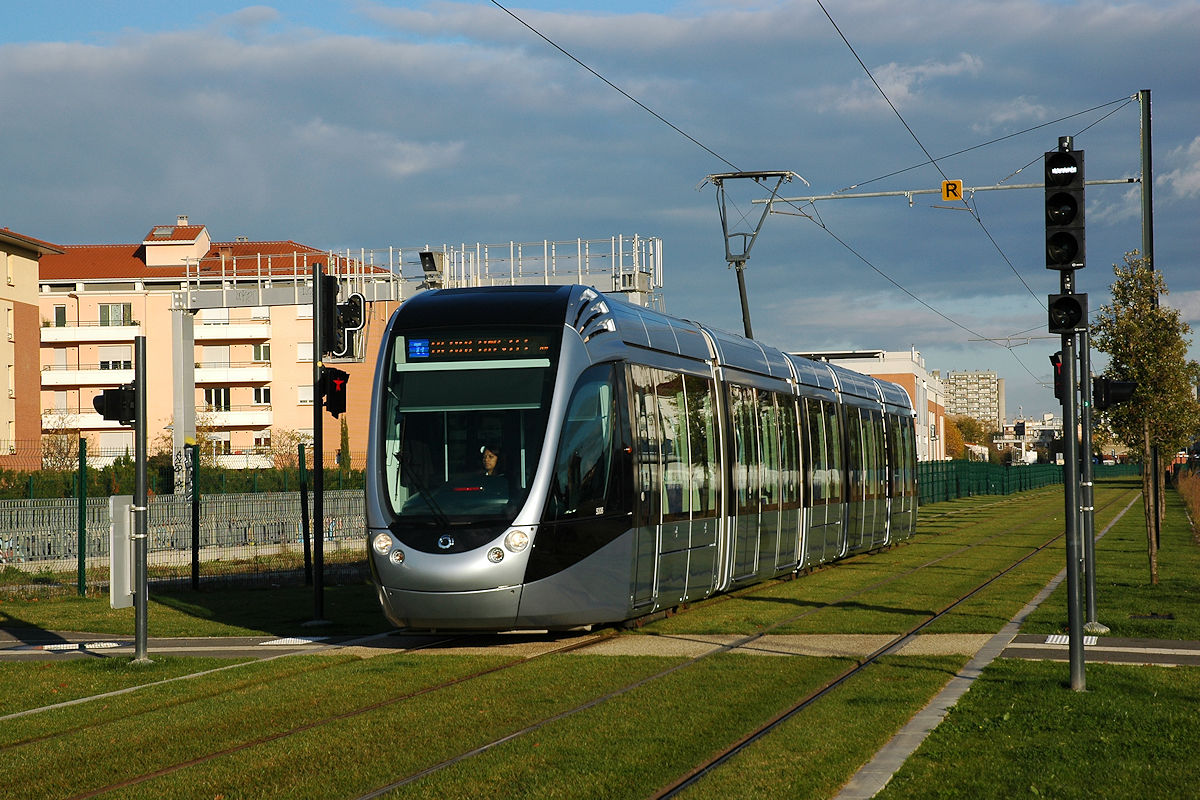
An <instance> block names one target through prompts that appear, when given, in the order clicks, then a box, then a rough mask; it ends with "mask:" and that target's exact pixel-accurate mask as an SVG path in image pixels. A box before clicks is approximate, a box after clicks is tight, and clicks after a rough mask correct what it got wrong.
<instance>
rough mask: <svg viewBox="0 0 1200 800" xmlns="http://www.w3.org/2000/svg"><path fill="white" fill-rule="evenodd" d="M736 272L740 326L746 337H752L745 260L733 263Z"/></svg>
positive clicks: (752, 330)
mask: <svg viewBox="0 0 1200 800" xmlns="http://www.w3.org/2000/svg"><path fill="white" fill-rule="evenodd" d="M733 269H734V271H735V272H737V281H738V297H740V298H741V299H742V327H744V328H745V329H746V338H747V339H753V338H754V329H753V328H751V327H750V301H749V300H748V299H747V298H746V274H745V273H746V262H745V261H738V262H735V263H734V265H733Z"/></svg>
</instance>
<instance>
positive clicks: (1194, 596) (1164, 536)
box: [1021, 491, 1200, 640]
mask: <svg viewBox="0 0 1200 800" xmlns="http://www.w3.org/2000/svg"><path fill="white" fill-rule="evenodd" d="M1166 510H1167V514H1166V520H1165V521H1164V523H1163V525H1162V533H1161V541H1162V546H1161V548H1160V549H1159V553H1158V572H1159V582H1158V584H1157V585H1155V584H1152V583H1151V582H1150V562H1149V559H1148V557H1147V555H1146V524H1145V519H1144V517H1143V515H1142V506H1141V502H1140V501H1139V502H1137V503H1135V504H1134V506H1133V508H1131V509H1130V510H1129V512H1128V513H1127V514H1126V515H1125V516H1124V517H1123V518H1122V519H1121V521H1120V522H1119V523H1117V524H1116V525H1115V526H1114V527H1113V528H1112V530H1110V531H1109V532H1108V533H1107V534H1106V535H1105V536H1104V538H1103V539H1101V540H1100V541H1099V542H1097V544H1096V611H1097V614H1096V616H1097V617H1098V618H1099V621H1100V622H1102V623H1104V624H1105V625H1107V626H1108V627H1109V628H1110V629H1111V633H1110V634H1109V635H1110V636H1119V637H1129V638H1136V639H1191V640H1197V639H1200V586H1198V582H1197V576H1200V546H1198V545H1197V543H1196V539H1195V536H1194V533H1193V531H1192V527H1191V524H1190V523H1189V521H1188V517H1187V515H1186V514H1185V513H1184V506H1183V500H1182V499H1181V498H1180V496H1179V494H1178V493H1177V492H1174V491H1168V492H1167V496H1166ZM1097 530H1100V526H1097ZM1060 553H1061V551H1060ZM1061 568H1062V564H1061V563H1060V564H1059V569H1061ZM1066 609H1067V594H1066V582H1065V581H1064V582H1063V583H1062V584H1061V585H1060V586H1059V587H1058V589H1056V590H1055V592H1054V593H1053V594H1052V595H1051V596H1050V597H1049V599H1048V600H1047V601H1046V602H1045V603H1043V604H1042V605H1041V606H1040V607H1039V608H1038V610H1037V611H1036V612H1035V613H1034V614H1032V615H1030V617H1029V618H1028V619H1027V620H1026V621H1025V624H1024V625H1023V626H1022V629H1021V630H1022V632H1023V633H1062V632H1065V631H1066V630H1067V611H1066Z"/></svg>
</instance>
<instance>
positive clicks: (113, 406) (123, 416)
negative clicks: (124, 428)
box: [92, 383, 137, 425]
mask: <svg viewBox="0 0 1200 800" xmlns="http://www.w3.org/2000/svg"><path fill="white" fill-rule="evenodd" d="M92 405H93V406H95V408H96V411H97V412H98V413H99V414H100V416H101V417H103V418H104V419H108V420H114V421H116V422H120V423H121V424H122V425H132V424H133V423H134V421H135V420H137V392H136V391H135V390H134V388H133V384H132V383H127V384H125V385H124V386H120V387H118V388H116V389H105V390H104V391H103V392H101V393H100V394H98V395H96V396H95V397H94V398H93V399H92Z"/></svg>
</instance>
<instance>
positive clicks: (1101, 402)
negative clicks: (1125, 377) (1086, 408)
mask: <svg viewBox="0 0 1200 800" xmlns="http://www.w3.org/2000/svg"><path fill="white" fill-rule="evenodd" d="M1137 387H1138V385H1137V381H1117V380H1113V379H1112V378H1092V405H1093V406H1095V407H1096V408H1097V409H1098V410H1100V411H1103V410H1104V409H1106V408H1112V407H1113V406H1115V405H1117V404H1118V403H1125V402H1128V401H1129V399H1130V398H1131V397H1133V393H1134V392H1135V391H1137Z"/></svg>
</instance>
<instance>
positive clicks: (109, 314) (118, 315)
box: [100, 303, 133, 326]
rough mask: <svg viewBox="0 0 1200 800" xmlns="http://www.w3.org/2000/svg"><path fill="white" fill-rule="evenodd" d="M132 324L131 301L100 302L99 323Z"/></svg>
mask: <svg viewBox="0 0 1200 800" xmlns="http://www.w3.org/2000/svg"><path fill="white" fill-rule="evenodd" d="M132 324H133V304H132V303H101V304H100V325H101V326H120V325H132Z"/></svg>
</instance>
